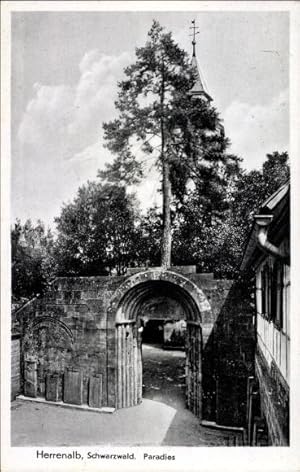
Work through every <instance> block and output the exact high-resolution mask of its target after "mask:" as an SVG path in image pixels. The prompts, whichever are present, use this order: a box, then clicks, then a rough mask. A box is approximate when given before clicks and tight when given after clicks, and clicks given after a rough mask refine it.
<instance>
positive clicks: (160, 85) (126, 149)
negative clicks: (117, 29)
mask: <svg viewBox="0 0 300 472" xmlns="http://www.w3.org/2000/svg"><path fill="white" fill-rule="evenodd" d="M124 72H125V76H126V79H125V80H123V81H122V82H120V83H119V95H118V100H117V101H116V104H115V105H116V109H117V110H118V112H119V116H118V118H117V119H116V120H114V121H111V122H109V123H105V124H104V125H103V128H104V132H105V139H106V144H107V147H108V148H109V149H110V150H111V151H112V152H113V153H114V154H116V158H115V160H114V162H113V163H112V164H109V165H108V166H107V168H106V170H105V171H102V172H100V177H102V178H104V179H107V180H108V181H110V182H116V181H117V182H123V183H124V184H132V183H136V182H138V181H140V179H141V178H142V177H143V166H142V163H141V162H140V161H139V160H138V158H137V156H136V155H135V153H134V149H135V146H136V144H137V143H140V149H141V151H142V153H143V154H144V155H152V156H153V157H154V158H156V165H157V168H158V169H159V170H160V172H161V175H162V195H163V214H162V227H163V228H162V239H161V265H162V266H164V267H168V266H170V264H171V207H172V204H173V203H174V200H173V198H172V193H173V195H174V197H175V199H176V200H177V201H179V202H181V203H182V202H184V200H185V197H186V192H187V188H188V184H189V182H190V180H191V179H194V180H195V181H196V182H197V183H196V185H197V187H198V191H199V192H201V193H202V195H203V198H205V197H206V196H208V197H209V198H211V199H219V200H220V199H221V200H222V198H220V195H221V194H222V193H223V188H224V186H226V182H227V180H226V175H227V174H228V173H230V172H231V173H232V172H235V169H236V165H237V158H236V157H235V156H228V155H226V154H225V150H226V147H227V146H228V140H227V139H226V138H225V137H224V134H223V133H222V132H221V127H220V120H219V118H218V114H217V112H216V110H215V109H214V108H213V107H212V106H211V105H210V104H209V103H208V102H207V101H205V100H204V99H201V98H195V97H192V96H191V94H190V93H189V92H190V90H191V88H192V85H193V83H194V81H195V70H194V69H193V67H192V65H191V63H190V60H189V58H188V56H187V54H186V52H185V51H183V50H181V49H180V48H179V46H178V45H177V44H176V43H175V42H174V40H173V38H172V35H171V33H166V32H165V31H164V29H163V28H162V27H161V26H160V25H159V23H158V22H156V21H154V22H153V25H152V27H151V29H150V31H149V33H148V41H147V42H146V44H145V46H144V47H140V48H137V49H136V62H135V63H134V64H132V65H131V66H129V67H127V68H126V69H125V71H124Z"/></svg>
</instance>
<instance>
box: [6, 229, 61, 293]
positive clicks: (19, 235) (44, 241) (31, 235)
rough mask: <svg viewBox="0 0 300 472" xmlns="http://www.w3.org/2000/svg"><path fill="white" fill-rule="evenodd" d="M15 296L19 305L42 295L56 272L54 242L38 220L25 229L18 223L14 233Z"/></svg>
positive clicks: (13, 286)
mask: <svg viewBox="0 0 300 472" xmlns="http://www.w3.org/2000/svg"><path fill="white" fill-rule="evenodd" d="M11 248H12V295H13V298H14V299H15V300H16V301H18V300H20V299H21V298H25V299H29V298H31V297H33V296H34V295H36V294H38V293H42V292H43V291H44V289H45V287H46V286H47V284H48V282H49V281H50V280H51V278H52V277H53V274H54V272H55V260H54V256H53V250H54V238H53V235H52V233H51V230H50V229H48V230H46V229H45V226H44V224H43V223H42V222H41V221H40V220H38V221H37V224H36V225H34V224H33V223H32V222H31V220H27V221H26V222H25V224H24V225H22V224H21V221H20V220H16V222H15V224H14V226H13V228H12V230H11Z"/></svg>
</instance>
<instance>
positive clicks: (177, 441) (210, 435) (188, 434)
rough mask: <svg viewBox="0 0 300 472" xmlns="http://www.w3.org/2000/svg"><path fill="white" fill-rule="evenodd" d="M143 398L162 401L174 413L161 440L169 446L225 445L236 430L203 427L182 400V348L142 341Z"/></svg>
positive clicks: (183, 357) (232, 439)
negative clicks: (227, 430)
mask: <svg viewBox="0 0 300 472" xmlns="http://www.w3.org/2000/svg"><path fill="white" fill-rule="evenodd" d="M142 352H143V398H147V399H151V400H154V401H157V402H160V403H164V404H166V405H168V406H171V407H172V408H175V409H176V414H175V416H174V418H173V421H172V423H171V424H170V426H169V428H168V431H167V434H166V436H165V438H164V440H163V443H162V444H164V445H169V446H227V445H229V444H232V443H233V442H234V440H235V439H234V438H235V434H234V433H231V432H223V431H217V430H212V429H208V428H203V427H201V425H200V422H199V419H198V418H196V416H195V415H194V414H193V413H191V412H190V411H189V410H188V409H187V408H186V404H185V352H184V351H179V350H178V351H177V350H164V349H162V348H161V347H160V346H159V345H148V344H144V345H143V351H142Z"/></svg>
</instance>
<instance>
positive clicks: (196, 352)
mask: <svg viewBox="0 0 300 472" xmlns="http://www.w3.org/2000/svg"><path fill="white" fill-rule="evenodd" d="M201 346H202V343H201V327H200V324H199V323H196V322H192V321H188V322H187V331H186V365H185V374H186V402H187V407H188V409H189V410H191V411H192V412H193V413H194V414H195V415H196V416H198V417H199V418H201V412H202V385H201V380H202V356H201Z"/></svg>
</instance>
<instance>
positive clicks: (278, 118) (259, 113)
mask: <svg viewBox="0 0 300 472" xmlns="http://www.w3.org/2000/svg"><path fill="white" fill-rule="evenodd" d="M288 103H289V101H288V91H287V90H284V91H282V92H281V93H280V94H279V95H278V96H276V97H274V98H273V99H272V100H271V101H270V102H269V103H267V104H266V105H250V104H249V103H243V102H238V101H234V102H233V103H231V104H230V105H229V107H228V108H227V109H226V110H225V113H224V115H223V118H224V125H225V131H226V135H227V136H228V137H229V139H230V140H231V143H232V145H231V148H230V151H231V152H233V153H235V154H237V155H239V156H240V157H242V158H243V159H244V163H243V165H244V167H246V168H247V169H253V168H258V167H261V165H262V163H263V162H264V160H265V158H266V154H267V153H272V152H274V151H287V150H288V148H289V143H288V138H287V137H288V136H289V105H288Z"/></svg>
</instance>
